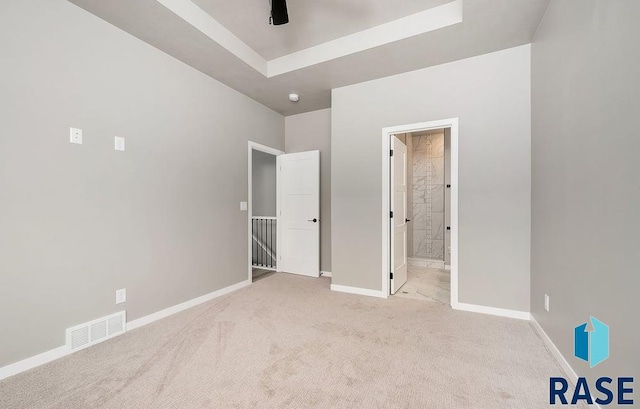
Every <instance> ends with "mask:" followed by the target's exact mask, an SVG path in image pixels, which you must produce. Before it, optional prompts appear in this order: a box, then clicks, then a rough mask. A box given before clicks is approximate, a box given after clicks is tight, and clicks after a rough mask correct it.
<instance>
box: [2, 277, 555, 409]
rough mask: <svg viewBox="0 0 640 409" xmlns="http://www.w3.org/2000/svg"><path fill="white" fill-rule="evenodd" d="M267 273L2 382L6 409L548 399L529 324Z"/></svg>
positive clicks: (474, 406) (526, 403)
mask: <svg viewBox="0 0 640 409" xmlns="http://www.w3.org/2000/svg"><path fill="white" fill-rule="evenodd" d="M329 283H330V279H328V278H320V279H311V278H305V277H298V276H292V275H286V274H274V275H270V276H268V277H265V278H263V279H261V280H259V281H256V282H255V283H254V284H253V285H252V286H250V287H247V288H245V289H242V290H239V291H237V292H235V293H232V294H229V295H227V296H225V297H222V298H219V299H216V300H213V301H210V302H208V303H206V304H202V305H200V306H198V307H195V308H193V309H191V310H188V311H185V312H182V313H179V314H176V315H173V316H171V317H169V318H166V319H164V320H161V321H157V322H155V323H153V324H150V325H147V326H145V327H142V328H139V329H136V330H134V331H131V332H128V333H126V334H124V335H122V336H120V337H117V338H114V339H113V340H110V341H107V342H105V343H102V344H99V345H97V346H95V347H92V348H89V349H86V350H83V351H79V352H77V353H75V354H73V355H70V356H68V357H65V358H63V359H61V360H58V361H55V362H52V363H50V364H48V365H45V366H41V367H39V368H36V369H34V370H31V371H29V372H26V373H23V374H20V375H17V376H14V377H12V378H8V379H6V380H4V381H2V382H0V407H1V408H64V409H73V408H128V409H134V408H442V409H453V408H464V409H500V408H514V409H527V408H532V409H540V408H545V407H548V404H547V396H548V382H549V377H550V376H561V375H563V373H562V370H561V369H560V367H559V366H558V365H557V364H556V362H555V361H554V360H553V357H552V356H551V354H550V353H549V352H548V351H547V350H546V348H545V346H544V344H543V342H542V341H541V340H540V339H539V338H538V336H537V335H536V333H535V332H534V330H533V329H532V327H531V326H530V324H529V323H528V322H524V321H517V320H512V319H507V318H499V317H492V316H487V315H481V314H473V313H466V312H458V311H453V310H451V309H450V308H449V307H448V306H446V305H442V304H438V303H428V302H421V301H417V300H411V299H405V298H398V297H391V298H389V299H387V300H382V299H376V298H370V297H364V296H358V295H350V294H342V293H336V292H332V291H330V290H329Z"/></svg>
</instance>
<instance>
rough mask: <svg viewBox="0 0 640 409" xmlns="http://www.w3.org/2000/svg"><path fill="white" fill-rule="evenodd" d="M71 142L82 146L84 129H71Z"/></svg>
mask: <svg viewBox="0 0 640 409" xmlns="http://www.w3.org/2000/svg"><path fill="white" fill-rule="evenodd" d="M69 142H71V143H75V144H77V145H82V129H78V128H69Z"/></svg>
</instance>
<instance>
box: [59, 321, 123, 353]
mask: <svg viewBox="0 0 640 409" xmlns="http://www.w3.org/2000/svg"><path fill="white" fill-rule="evenodd" d="M126 323H127V316H126V312H125V311H121V312H118V313H116V314H113V315H109V316H107V317H103V318H100V319H97V320H94V321H90V322H87V323H84V324H81V325H77V326H75V327H73V328H69V329H67V351H69V352H75V351H78V350H80V349H83V348H86V347H89V346H91V345H95V344H97V343H99V342H102V341H105V340H107V339H109V338H113V337H115V336H116V335H120V334H122V333H124V332H125V331H126V325H127V324H126Z"/></svg>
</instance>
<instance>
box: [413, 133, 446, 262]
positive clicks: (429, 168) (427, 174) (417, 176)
mask: <svg viewBox="0 0 640 409" xmlns="http://www.w3.org/2000/svg"><path fill="white" fill-rule="evenodd" d="M411 139H412V140H411V145H413V150H412V153H413V154H412V155H411V156H412V158H411V164H412V172H411V173H412V180H411V182H412V183H411V200H410V202H411V213H412V219H411V220H412V223H411V224H412V226H411V227H412V228H411V230H412V237H411V239H412V240H411V242H412V249H410V250H413V254H411V255H410V256H411V257H414V258H427V259H432V260H444V222H445V220H444V205H445V203H444V193H445V190H444V132H442V133H437V134H431V135H419V136H411Z"/></svg>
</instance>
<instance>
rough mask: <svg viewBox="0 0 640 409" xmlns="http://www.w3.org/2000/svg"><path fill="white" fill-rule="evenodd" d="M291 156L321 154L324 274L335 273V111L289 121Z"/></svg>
mask: <svg viewBox="0 0 640 409" xmlns="http://www.w3.org/2000/svg"><path fill="white" fill-rule="evenodd" d="M285 129H286V131H285V133H286V137H285V151H286V152H287V153H295V152H304V151H314V150H319V151H320V270H322V271H331V270H332V269H331V109H321V110H319V111H313V112H307V113H304V114H299V115H291V116H288V117H286V118H285Z"/></svg>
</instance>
